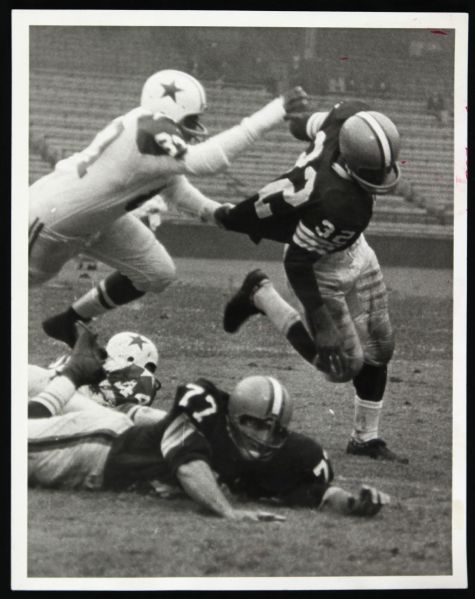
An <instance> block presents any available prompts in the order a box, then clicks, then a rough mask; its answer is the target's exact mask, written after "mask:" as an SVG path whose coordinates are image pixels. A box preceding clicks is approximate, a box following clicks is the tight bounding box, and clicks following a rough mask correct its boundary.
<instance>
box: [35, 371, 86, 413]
mask: <svg viewBox="0 0 475 599" xmlns="http://www.w3.org/2000/svg"><path fill="white" fill-rule="evenodd" d="M75 392H76V387H75V386H74V383H73V382H72V381H71V380H70V379H69V378H68V377H67V376H63V375H59V376H55V377H54V378H53V379H51V381H50V382H49V383H48V384H47V385H46V387H45V388H44V389H43V391H41V393H38V395H36V396H35V397H33V398H32V399H31V400H30V401H36V402H38V403H40V404H42V405H43V406H44V407H45V408H46V409H47V410H48V411H49V412H51V415H52V416H57V415H58V414H62V413H63V408H64V406H65V405H66V404H67V402H68V401H69V400H70V399H71V397H72V396H73V395H74V393H75Z"/></svg>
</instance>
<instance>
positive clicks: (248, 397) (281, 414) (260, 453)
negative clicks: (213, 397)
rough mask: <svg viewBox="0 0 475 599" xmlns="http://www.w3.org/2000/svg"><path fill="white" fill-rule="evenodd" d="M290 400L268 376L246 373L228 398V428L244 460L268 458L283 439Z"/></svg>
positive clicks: (290, 404)
mask: <svg viewBox="0 0 475 599" xmlns="http://www.w3.org/2000/svg"><path fill="white" fill-rule="evenodd" d="M292 411H293V402H292V399H291V397H290V395H289V392H288V391H287V389H286V388H285V387H284V386H283V385H282V384H281V383H280V382H279V381H278V380H277V379H275V378H273V377H271V376H261V375H257V376H248V377H246V378H244V379H242V380H241V381H239V383H238V384H237V385H236V387H235V388H234V390H233V391H232V393H231V394H230V397H229V403H228V416H227V420H228V431H229V434H230V437H231V439H232V440H233V442H234V443H235V445H236V446H237V448H238V449H239V451H240V452H241V454H242V455H243V457H245V458H246V459H251V460H265V459H269V458H270V457H271V456H272V454H273V453H274V452H275V450H276V449H278V448H279V447H281V446H282V445H283V444H284V442H285V440H286V438H287V432H288V431H287V427H288V425H289V423H290V420H291V418H292Z"/></svg>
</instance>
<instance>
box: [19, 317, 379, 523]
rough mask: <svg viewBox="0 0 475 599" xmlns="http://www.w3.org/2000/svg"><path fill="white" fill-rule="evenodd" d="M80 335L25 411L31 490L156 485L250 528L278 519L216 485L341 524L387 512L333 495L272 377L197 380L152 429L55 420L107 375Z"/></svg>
mask: <svg viewBox="0 0 475 599" xmlns="http://www.w3.org/2000/svg"><path fill="white" fill-rule="evenodd" d="M78 331H79V333H78V334H77V337H78V340H77V342H76V344H75V346H74V349H73V352H72V355H71V358H70V360H69V361H68V363H67V364H66V366H65V367H64V369H63V371H62V373H61V374H60V375H58V376H57V377H55V378H54V379H52V380H51V381H50V382H49V383H48V385H47V387H46V388H45V389H44V390H43V391H42V392H40V393H39V394H38V396H37V397H35V398H33V399H32V400H30V401H29V404H28V415H29V422H28V427H29V431H28V433H29V434H28V481H29V484H30V485H31V486H37V485H39V486H43V487H62V488H70V489H74V488H87V489H110V490H125V489H128V488H130V487H131V486H133V485H136V484H140V483H144V482H147V481H154V482H157V481H158V483H159V484H161V485H165V486H167V488H169V489H173V487H176V486H179V487H180V488H181V489H182V490H183V491H184V492H185V493H186V494H187V495H188V496H189V497H191V498H192V499H193V500H195V501H196V502H197V503H198V504H200V505H201V506H203V507H205V508H207V509H208V510H210V511H211V512H213V513H215V514H217V515H219V516H222V517H225V518H229V519H232V520H253V521H258V520H282V519H285V518H284V517H283V516H281V515H279V514H274V513H273V512H267V511H261V510H256V509H241V508H239V507H235V505H234V504H233V503H232V502H231V500H230V499H229V498H228V494H227V493H226V492H225V491H223V488H222V485H225V486H226V487H227V488H228V489H229V490H230V491H231V493H233V494H236V495H244V496H245V497H247V498H249V499H253V500H261V499H268V500H270V499H272V500H273V501H276V502H280V503H282V504H284V505H287V506H305V507H309V508H320V509H324V508H325V507H326V508H327V509H333V510H335V511H336V512H338V513H341V514H349V515H360V516H372V515H374V514H376V513H377V512H378V511H379V510H380V509H381V507H382V506H383V505H384V504H386V503H388V502H389V497H388V496H387V495H386V494H385V493H381V492H380V491H378V490H376V489H374V488H371V487H367V486H362V487H361V489H360V491H359V493H358V495H356V496H354V495H352V494H351V493H348V492H347V491H345V490H343V489H341V488H340V487H337V486H333V485H332V479H333V469H332V466H331V463H330V461H329V459H328V456H327V454H326V453H325V451H324V450H323V449H322V447H321V446H320V445H319V444H318V443H317V442H316V441H314V440H313V439H311V438H309V437H307V436H304V435H301V434H298V433H294V432H292V431H289V429H288V426H289V423H290V421H291V417H292V400H291V397H290V395H289V393H288V391H287V390H286V389H285V387H284V386H283V385H282V384H281V383H280V382H279V381H277V380H276V379H274V378H272V377H270V376H252V377H246V378H244V379H243V380H241V381H240V382H239V383H238V384H237V385H236V387H235V388H234V390H233V391H232V392H231V393H230V394H228V393H226V392H225V391H223V390H221V389H219V388H218V387H216V386H215V385H214V384H213V383H211V382H210V381H207V380H205V379H199V380H197V381H196V382H194V383H188V384H184V385H179V386H178V388H177V391H176V396H175V399H174V402H173V406H172V408H171V410H170V411H169V413H168V415H167V416H166V417H165V418H164V419H163V420H161V421H160V422H157V423H153V424H152V423H148V424H134V423H133V422H132V421H131V420H130V418H128V417H127V415H126V414H124V413H121V412H117V411H114V410H109V409H105V410H104V412H103V414H102V415H100V416H99V415H98V413H97V412H93V411H91V410H85V411H79V412H73V413H69V414H64V415H60V414H61V411H62V408H63V407H64V405H65V404H66V403H67V402H68V400H69V398H70V397H72V396H73V395H74V393H75V390H76V389H77V388H78V387H80V386H81V385H86V384H97V383H98V382H99V381H100V380H102V378H103V377H104V374H105V373H104V370H103V360H104V354H103V353H102V352H101V349H100V348H99V346H98V345H97V342H96V336H95V335H93V334H92V332H91V331H89V330H87V329H86V328H85V327H80V329H78ZM52 399H54V401H52Z"/></svg>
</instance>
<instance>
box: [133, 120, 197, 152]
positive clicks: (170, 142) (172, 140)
mask: <svg viewBox="0 0 475 599" xmlns="http://www.w3.org/2000/svg"><path fill="white" fill-rule="evenodd" d="M137 146H138V149H139V151H140V152H141V153H142V154H154V155H156V156H160V155H168V156H172V157H173V158H179V157H180V156H183V154H184V153H185V152H186V150H187V144H186V141H185V140H184V139H183V133H182V131H181V129H180V127H179V126H178V125H177V124H176V123H175V121H173V120H172V119H170V118H169V117H167V116H165V115H163V114H161V113H159V112H157V113H155V114H152V113H151V112H149V113H144V114H142V115H141V116H140V117H139V118H138V120H137Z"/></svg>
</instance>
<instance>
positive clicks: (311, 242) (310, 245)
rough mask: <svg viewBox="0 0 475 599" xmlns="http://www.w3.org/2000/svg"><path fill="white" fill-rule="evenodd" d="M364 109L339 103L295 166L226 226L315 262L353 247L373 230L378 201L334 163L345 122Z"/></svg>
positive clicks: (233, 214)
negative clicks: (285, 245)
mask: <svg viewBox="0 0 475 599" xmlns="http://www.w3.org/2000/svg"><path fill="white" fill-rule="evenodd" d="M364 109H368V106H367V105H366V104H363V103H362V102H357V101H348V102H340V103H339V104H336V105H335V106H334V107H333V108H332V110H331V111H330V112H329V113H328V115H327V117H326V119H325V121H324V122H323V124H322V126H321V127H320V129H319V131H318V133H317V134H316V137H315V139H313V140H312V142H311V143H310V145H309V147H308V148H307V149H306V150H305V151H304V152H303V153H302V154H301V155H300V156H299V158H298V160H297V162H296V163H295V165H294V167H293V168H292V169H290V170H289V171H288V172H286V173H284V174H283V175H281V176H280V177H278V178H277V179H275V180H274V181H272V182H271V183H269V184H268V185H266V186H265V187H263V188H262V189H261V190H260V191H259V192H258V193H257V194H255V195H254V196H252V197H250V198H249V199H247V200H244V201H243V202H241V203H240V204H238V205H237V206H236V207H235V208H233V209H232V210H231V211H230V212H229V215H228V216H227V217H226V218H225V220H224V223H223V224H224V226H225V227H226V228H227V229H230V230H233V231H239V232H242V233H247V234H248V235H249V236H250V237H251V239H252V240H253V241H255V242H256V243H258V242H259V241H260V240H261V239H271V240H274V241H280V242H283V243H288V244H290V245H296V246H298V247H299V249H303V250H305V251H307V252H309V253H311V254H314V257H315V258H316V259H318V257H319V256H321V255H324V254H329V253H333V252H336V251H339V250H342V249H344V248H346V247H348V246H349V245H351V244H352V243H353V242H354V241H355V240H356V239H357V238H358V237H359V235H360V234H361V233H362V232H363V231H364V230H365V229H366V227H367V226H368V223H369V221H370V219H371V216H372V208H373V197H372V195H371V194H370V193H368V192H366V191H365V190H363V189H362V188H361V187H360V186H359V185H358V184H357V183H356V182H355V181H354V180H353V179H352V178H351V176H350V175H349V174H348V173H347V172H346V171H345V170H344V169H343V167H342V166H341V165H338V164H336V162H335V161H336V160H337V158H338V154H339V147H338V136H339V133H340V129H341V126H342V124H343V123H344V121H345V120H346V119H347V118H348V117H350V116H351V115H353V114H355V113H356V112H358V111H360V110H364Z"/></svg>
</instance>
